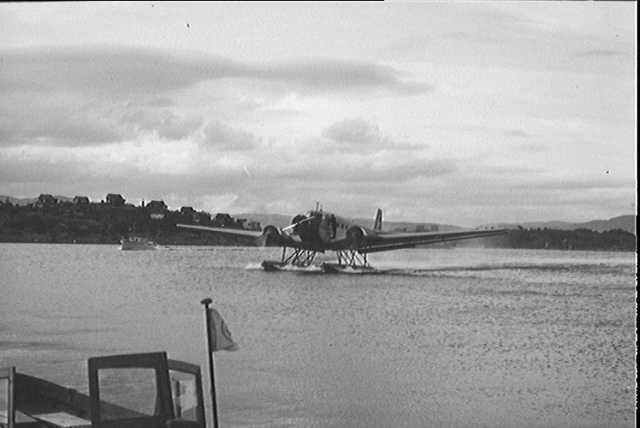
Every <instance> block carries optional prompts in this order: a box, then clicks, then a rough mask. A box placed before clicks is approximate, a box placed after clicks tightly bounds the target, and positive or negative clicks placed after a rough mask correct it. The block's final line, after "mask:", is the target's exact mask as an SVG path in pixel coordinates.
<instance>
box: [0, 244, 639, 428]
mask: <svg viewBox="0 0 640 428" xmlns="http://www.w3.org/2000/svg"><path fill="white" fill-rule="evenodd" d="M278 257H279V250H278V249H274V248H230V247H169V248H165V249H161V250H157V251H139V252H136V251H134V252H128V251H120V250H118V247H117V246H115V245H114V246H109V245H56V244H0V287H1V288H0V289H1V290H2V295H1V297H0V367H2V366H11V365H15V366H17V368H18V370H19V371H22V372H25V373H28V374H34V375H36V376H41V377H44V378H46V379H49V380H52V381H54V382H58V383H62V384H65V385H67V386H70V387H74V388H77V389H79V390H81V391H84V392H86V391H87V390H88V386H87V380H86V359H87V358H88V357H91V356H95V355H106V354H118V353H128V352H150V351H161V350H166V351H167V352H168V354H169V356H170V358H174V359H181V360H185V361H189V362H193V363H196V364H200V365H201V367H202V369H203V371H204V373H205V376H204V377H205V385H204V388H205V390H206V392H208V390H209V385H208V380H207V379H208V377H207V375H206V373H207V355H206V344H205V331H204V315H203V310H202V306H201V305H200V300H201V299H203V298H205V297H211V298H212V299H213V300H214V304H213V306H214V307H215V308H217V309H218V311H219V312H220V313H221V314H222V316H223V317H224V319H225V320H226V322H227V324H228V326H229V329H230V330H231V332H232V334H233V337H234V339H235V340H236V342H238V345H239V350H238V351H236V352H219V353H216V372H217V391H218V398H219V404H218V406H219V413H220V421H221V424H222V426H224V427H267V426H269V427H270V426H305V427H306V426H311V427H314V426H318V427H320V426H322V427H391V426H393V427H420V426H449V427H468V426H474V427H482V426H486V427H501V426H504V427H552V426H558V427H566V426H575V427H588V426H593V427H596V426H613V427H625V426H634V425H635V397H636V386H635V374H636V362H635V349H636V343H635V341H636V301H635V297H636V288H635V274H636V257H635V253H613V252H577V251H538V250H535V251H534V250H496V249H471V248H468V249H462V248H460V249H416V250H401V251H396V252H391V253H379V254H374V255H373V256H371V257H370V262H371V263H372V265H374V266H375V267H378V268H380V269H383V270H385V272H384V273H382V274H376V275H345V274H338V275H335V274H334V275H330V274H309V273H293V272H279V273H266V272H263V271H261V270H260V269H258V266H259V262H260V261H261V260H263V259H265V258H268V259H274V258H278ZM206 403H209V402H208V401H206ZM208 410H209V409H207V411H208Z"/></svg>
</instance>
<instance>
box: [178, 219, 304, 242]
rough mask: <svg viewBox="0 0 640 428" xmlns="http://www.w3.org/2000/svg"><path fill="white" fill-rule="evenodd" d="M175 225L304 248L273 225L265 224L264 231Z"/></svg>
mask: <svg viewBox="0 0 640 428" xmlns="http://www.w3.org/2000/svg"><path fill="white" fill-rule="evenodd" d="M176 226H177V227H180V228H183V229H191V230H201V231H205V232H213V233H222V234H227V235H235V236H247V237H250V238H255V240H256V244H257V245H258V246H265V245H268V246H277V247H291V248H304V245H303V244H302V243H301V242H300V241H299V240H296V239H294V238H293V237H291V236H289V235H286V234H284V233H282V231H280V230H278V229H277V228H275V227H273V226H267V227H266V228H265V231H263V232H260V231H257V230H245V229H233V228H231V227H210V226H196V225H193V224H176ZM270 228H271V229H270ZM269 229H270V230H269Z"/></svg>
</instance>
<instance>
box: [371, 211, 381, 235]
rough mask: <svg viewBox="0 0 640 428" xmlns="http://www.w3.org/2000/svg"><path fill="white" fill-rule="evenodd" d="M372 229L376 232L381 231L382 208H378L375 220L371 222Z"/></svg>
mask: <svg viewBox="0 0 640 428" xmlns="http://www.w3.org/2000/svg"><path fill="white" fill-rule="evenodd" d="M373 230H375V231H376V232H382V210H381V209H380V208H378V212H377V213H376V220H375V221H374V222H373Z"/></svg>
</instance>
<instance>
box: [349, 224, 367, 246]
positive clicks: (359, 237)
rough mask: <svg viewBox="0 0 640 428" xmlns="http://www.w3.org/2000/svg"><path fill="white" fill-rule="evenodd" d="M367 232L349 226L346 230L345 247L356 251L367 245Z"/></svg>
mask: <svg viewBox="0 0 640 428" xmlns="http://www.w3.org/2000/svg"><path fill="white" fill-rule="evenodd" d="M367 235H368V233H367V230H366V229H365V228H363V227H360V226H351V227H350V228H349V229H348V230H347V235H346V238H347V246H348V247H349V248H350V249H352V250H357V249H359V248H362V247H364V246H365V245H366V244H367Z"/></svg>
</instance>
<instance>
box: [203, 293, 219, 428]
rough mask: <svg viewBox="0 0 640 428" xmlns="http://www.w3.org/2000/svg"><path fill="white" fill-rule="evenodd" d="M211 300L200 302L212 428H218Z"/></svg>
mask: <svg viewBox="0 0 640 428" xmlns="http://www.w3.org/2000/svg"><path fill="white" fill-rule="evenodd" d="M211 302H212V300H211V299H210V298H206V299H202V301H201V302H200V303H202V304H203V305H204V316H205V322H206V328H207V350H208V351H209V352H208V353H209V382H210V383H211V403H212V405H213V428H218V403H217V400H216V380H215V377H214V370H215V366H214V364H213V346H212V343H211V342H212V333H211V311H209V305H210V304H211Z"/></svg>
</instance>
